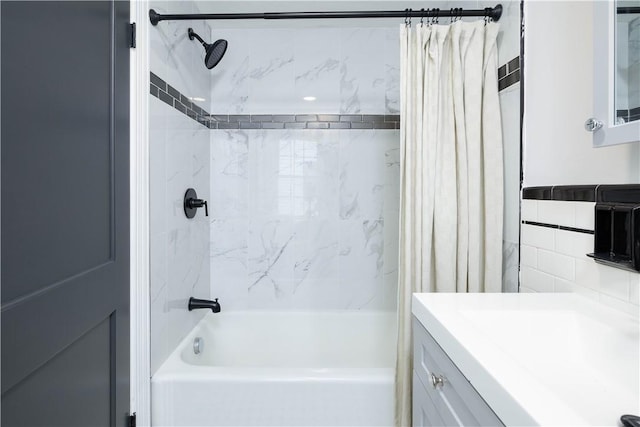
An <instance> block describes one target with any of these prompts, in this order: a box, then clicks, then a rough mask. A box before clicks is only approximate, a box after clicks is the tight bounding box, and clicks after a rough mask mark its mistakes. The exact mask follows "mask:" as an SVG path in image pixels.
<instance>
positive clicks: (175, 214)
mask: <svg viewBox="0 0 640 427" xmlns="http://www.w3.org/2000/svg"><path fill="white" fill-rule="evenodd" d="M150 7H152V8H154V9H156V10H157V11H158V12H161V13H162V12H166V11H168V10H170V11H171V12H172V13H187V12H197V8H196V7H195V6H194V5H193V4H192V3H191V2H186V1H185V2H170V3H168V2H155V1H152V2H151V3H150ZM189 25H192V26H193V27H194V28H198V29H199V30H200V31H202V32H204V33H205V34H208V31H209V30H208V27H206V24H205V23H204V22H189V23H187V22H182V23H180V22H163V23H162V25H158V26H157V27H152V28H151V35H150V43H151V54H150V63H151V71H152V72H153V73H155V74H156V75H158V76H160V77H161V78H162V79H165V80H166V81H168V82H169V83H170V84H171V85H172V86H173V87H174V88H176V89H177V90H179V91H180V92H182V93H183V94H190V96H202V97H208V95H209V76H208V74H207V73H206V72H205V71H204V70H206V68H205V67H204V65H203V63H202V62H201V61H203V59H202V58H200V56H201V54H202V53H203V49H202V48H201V47H200V46H199V45H198V44H195V43H193V42H191V41H189V40H188V39H186V31H187V27H188V26H189ZM209 132H210V131H209V129H208V128H206V127H205V126H202V124H200V123H198V122H197V121H194V120H192V119H191V118H189V117H188V116H186V115H184V114H183V113H182V112H180V111H178V110H177V109H175V108H173V107H172V106H169V105H167V104H166V103H164V102H162V101H161V100H160V99H158V98H156V97H154V96H151V95H149V147H150V148H149V157H150V165H149V167H150V171H149V172H150V188H149V191H150V206H149V210H150V225H149V227H150V229H149V235H150V295H149V298H150V303H151V308H150V312H151V313H150V316H151V319H150V320H151V331H150V332H151V373H152V374H153V373H155V372H156V371H157V369H158V368H159V367H160V365H162V363H163V362H164V360H166V358H167V357H168V356H169V354H170V353H171V351H173V349H174V348H175V347H176V346H177V345H178V343H179V342H180V340H182V338H183V337H184V336H185V335H186V334H187V333H188V332H189V331H190V330H191V329H192V328H193V326H195V324H196V323H197V322H198V321H199V319H200V318H201V317H202V316H203V315H204V313H202V312H189V311H188V310H187V301H188V299H189V297H190V296H191V295H194V296H199V297H202V298H208V297H209V282H210V278H209V238H208V235H209V222H208V221H207V219H205V218H204V217H203V212H198V214H197V215H196V217H195V218H194V219H193V220H188V219H187V218H186V216H185V215H184V211H183V208H182V200H183V197H184V193H185V191H186V190H187V188H189V187H193V188H195V189H196V190H197V191H198V195H199V196H201V197H203V198H205V199H207V198H208V197H209V182H210V180H209V170H210V163H209V140H210V135H209Z"/></svg>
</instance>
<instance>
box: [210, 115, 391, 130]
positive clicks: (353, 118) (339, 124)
mask: <svg viewBox="0 0 640 427" xmlns="http://www.w3.org/2000/svg"><path fill="white" fill-rule="evenodd" d="M209 127H210V128H211V129H400V116H399V115H386V114H240V115H234V114H229V115H223V114H213V115H211V116H210V122H209Z"/></svg>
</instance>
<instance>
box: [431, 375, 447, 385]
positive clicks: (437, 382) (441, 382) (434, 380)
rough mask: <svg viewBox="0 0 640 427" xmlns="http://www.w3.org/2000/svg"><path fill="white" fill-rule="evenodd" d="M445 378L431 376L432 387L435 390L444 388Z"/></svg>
mask: <svg viewBox="0 0 640 427" xmlns="http://www.w3.org/2000/svg"><path fill="white" fill-rule="evenodd" d="M444 381H445V379H444V377H443V376H442V375H439V376H438V375H436V374H433V373H432V374H431V385H432V386H433V388H437V387H438V386H440V387H444Z"/></svg>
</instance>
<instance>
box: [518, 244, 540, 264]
mask: <svg viewBox="0 0 640 427" xmlns="http://www.w3.org/2000/svg"><path fill="white" fill-rule="evenodd" d="M537 251H538V250H537V249H536V248H535V247H533V246H529V245H520V265H526V266H527V267H533V268H536V267H537V266H538V254H537Z"/></svg>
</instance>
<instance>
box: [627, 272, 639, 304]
mask: <svg viewBox="0 0 640 427" xmlns="http://www.w3.org/2000/svg"><path fill="white" fill-rule="evenodd" d="M629 302H630V303H631V304H635V305H640V274H638V273H630V274H629Z"/></svg>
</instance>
